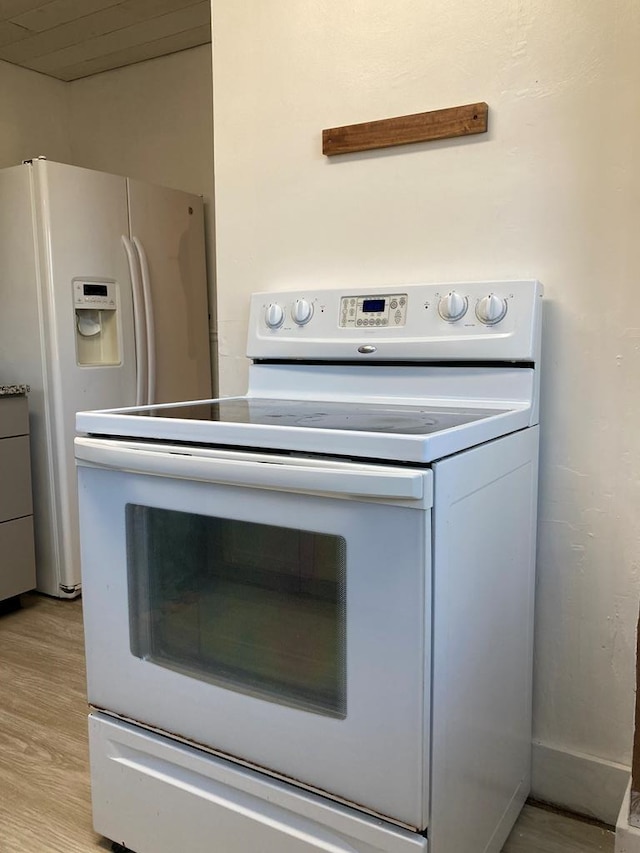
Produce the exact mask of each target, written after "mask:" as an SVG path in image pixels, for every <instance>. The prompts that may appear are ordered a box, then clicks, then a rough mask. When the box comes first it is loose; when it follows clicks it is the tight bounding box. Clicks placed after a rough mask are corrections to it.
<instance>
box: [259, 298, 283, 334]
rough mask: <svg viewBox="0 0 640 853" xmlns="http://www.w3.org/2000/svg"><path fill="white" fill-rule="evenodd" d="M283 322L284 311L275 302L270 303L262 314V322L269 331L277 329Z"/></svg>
mask: <svg viewBox="0 0 640 853" xmlns="http://www.w3.org/2000/svg"><path fill="white" fill-rule="evenodd" d="M283 320H284V311H283V310H282V306H280V305H278V303H277V302H272V303H271V304H270V305H269V306H268V307H267V309H266V310H265V312H264V322H265V323H266V324H267V326H268V327H269V328H270V329H277V328H278V327H279V326H281V325H282V321H283Z"/></svg>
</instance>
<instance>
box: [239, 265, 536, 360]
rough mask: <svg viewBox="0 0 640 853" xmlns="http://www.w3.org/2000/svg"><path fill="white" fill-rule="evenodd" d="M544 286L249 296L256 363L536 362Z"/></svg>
mask: <svg viewBox="0 0 640 853" xmlns="http://www.w3.org/2000/svg"><path fill="white" fill-rule="evenodd" d="M541 296H542V285H541V284H540V283H539V282H538V281H535V280H533V279H528V280H519V281H479V282H457V283H456V284H435V283H433V284H431V283H428V284H422V283H418V284H404V285H400V286H398V287H393V286H391V287H389V286H386V287H368V288H367V289H366V290H365V288H349V289H347V288H346V287H345V288H341V289H332V288H327V289H325V290H316V289H313V290H304V291H302V290H299V291H288V292H287V291H279V292H273V293H272V292H266V293H254V294H253V296H252V299H251V317H250V322H249V338H248V346H247V355H248V356H249V358H254V359H275V360H278V359H284V360H305V359H312V360H313V359H320V360H325V359H326V360H341V359H342V360H344V359H346V360H350V359H357V360H358V361H360V360H362V359H363V358H366V359H367V360H369V361H376V360H387V361H400V360H415V361H437V360H442V361H474V360H481V361H535V354H536V352H537V350H536V346H537V345H536V344H535V341H536V340H537V337H536V335H537V331H536V330H537V329H538V328H539V325H540V313H541V312H540V302H541V299H540V297H541Z"/></svg>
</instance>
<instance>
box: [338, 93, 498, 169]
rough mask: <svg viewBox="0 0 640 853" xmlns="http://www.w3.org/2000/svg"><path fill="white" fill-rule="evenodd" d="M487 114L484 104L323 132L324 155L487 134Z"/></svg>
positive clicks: (364, 123)
mask: <svg viewBox="0 0 640 853" xmlns="http://www.w3.org/2000/svg"><path fill="white" fill-rule="evenodd" d="M488 114H489V107H488V106H487V104H485V103H484V101H482V102H480V103H478V104H465V105H464V106H461V107H448V108H447V109H444V110H431V111H430V112H427V113H414V114H413V115H408V116H399V117H398V118H387V119H382V120H380V121H366V122H363V123H362V124H348V125H344V126H343V127H330V128H328V129H327V130H323V131H322V153H323V154H326V155H327V156H328V157H332V156H333V155H335V154H352V153H354V152H356V151H370V150H372V149H374V148H388V147H390V146H392V145H408V144H409V143H411V142H429V141H431V140H434V139H450V138H452V137H455V136H469V135H471V134H475V133H486V130H487V120H488Z"/></svg>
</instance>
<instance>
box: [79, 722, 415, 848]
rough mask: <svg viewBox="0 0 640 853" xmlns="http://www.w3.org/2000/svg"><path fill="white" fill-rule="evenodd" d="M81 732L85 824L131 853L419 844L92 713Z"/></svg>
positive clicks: (355, 815)
mask: <svg viewBox="0 0 640 853" xmlns="http://www.w3.org/2000/svg"><path fill="white" fill-rule="evenodd" d="M89 740H90V748H91V788H92V795H93V816H94V826H95V828H96V830H97V831H98V832H100V833H101V834H102V835H104V836H105V837H107V838H110V839H111V840H112V841H117V842H118V843H120V844H123V845H124V846H126V847H128V848H130V849H131V850H135V851H136V853H175V851H176V850H180V851H182V853H200V851H202V850H221V851H222V850H224V853H247V850H255V851H260V853H314V851H318V853H319V851H324V853H326V851H328V850H330V851H332V853H343V851H344V853H427V850H428V845H427V840H426V839H425V838H424V837H423V836H421V835H418V834H414V833H412V832H409V831H406V830H402V829H400V828H398V827H394V826H392V825H391V824H387V823H385V822H383V821H381V820H377V819H376V818H373V817H369V816H368V815H363V814H359V813H358V812H356V811H354V810H353V809H350V808H348V807H345V806H340V805H337V804H336V803H332V802H328V801H326V800H324V799H323V798H322V797H319V796H316V795H314V794H311V793H308V792H306V791H302V790H299V789H296V788H294V787H293V786H291V785H287V784H286V783H284V782H280V781H277V780H275V779H270V778H268V777H266V776H262V775H261V774H259V773H256V772H254V771H252V770H249V769H246V768H243V767H239V766H236V765H234V764H232V763H231V762H229V761H225V760H224V759H220V758H217V757H215V756H212V755H210V754H208V753H205V752H202V751H200V750H197V749H194V748H193V747H190V746H186V745H184V744H180V743H178V742H176V741H173V740H170V739H169V738H167V737H163V736H160V735H157V734H153V733H151V732H148V731H145V730H143V729H141V728H138V727H136V726H133V725H129V724H127V723H124V722H121V721H119V720H118V721H116V720H114V719H113V718H110V717H108V716H106V715H104V714H101V713H93V714H91V715H90V717H89ZM133 791H135V801H136V805H135V808H134V809H132V808H131V793H132V792H133Z"/></svg>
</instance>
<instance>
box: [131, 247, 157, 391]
mask: <svg viewBox="0 0 640 853" xmlns="http://www.w3.org/2000/svg"><path fill="white" fill-rule="evenodd" d="M133 245H134V246H135V248H136V251H137V253H138V258H139V260H140V271H141V273H142V293H143V296H144V321H145V328H146V332H147V399H146V403H147V404H149V405H152V404H153V403H155V402H156V332H155V323H154V318H153V297H152V296H151V274H150V272H149V261H148V260H147V253H146V252H145V250H144V246H143V245H142V242H141V241H140V239H139V238H138V237H134V238H133Z"/></svg>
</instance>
